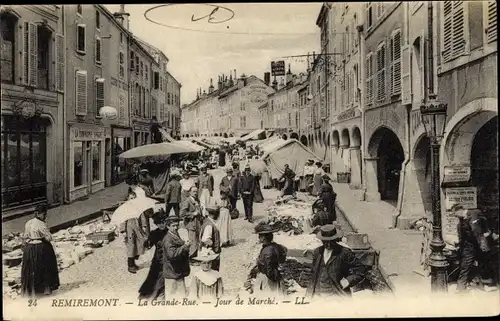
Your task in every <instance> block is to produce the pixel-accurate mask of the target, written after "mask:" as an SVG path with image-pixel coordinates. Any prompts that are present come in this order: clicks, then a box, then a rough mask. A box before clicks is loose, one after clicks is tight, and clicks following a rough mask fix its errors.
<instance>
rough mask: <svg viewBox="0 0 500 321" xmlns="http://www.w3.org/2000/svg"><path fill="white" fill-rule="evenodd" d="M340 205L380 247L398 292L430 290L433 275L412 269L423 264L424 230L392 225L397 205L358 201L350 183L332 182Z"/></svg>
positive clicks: (370, 239) (386, 267)
mask: <svg viewBox="0 0 500 321" xmlns="http://www.w3.org/2000/svg"><path fill="white" fill-rule="evenodd" d="M332 185H333V188H334V190H335V192H336V193H337V207H338V208H339V209H340V210H341V211H343V212H344V213H345V215H346V216H347V217H348V219H349V220H350V221H351V223H352V224H353V225H354V226H355V227H356V229H358V232H359V233H364V234H368V240H369V241H370V243H371V244H372V246H373V247H374V248H375V249H377V250H379V251H380V260H379V263H380V266H381V268H382V269H383V272H385V274H386V276H388V279H389V281H390V282H391V283H392V285H393V288H394V289H393V290H394V291H395V293H396V294H397V295H401V294H403V295H404V294H405V293H408V294H411V295H417V294H418V295H424V296H427V295H428V294H429V293H430V278H426V277H423V276H421V275H418V274H416V273H415V272H413V271H414V270H418V269H419V268H420V247H421V242H422V233H421V232H417V231H413V230H399V229H392V228H391V225H392V213H393V211H394V206H392V205H390V204H388V203H386V202H384V201H379V202H364V201H359V198H358V197H357V196H356V192H358V191H354V190H351V189H350V188H349V185H347V184H339V183H332Z"/></svg>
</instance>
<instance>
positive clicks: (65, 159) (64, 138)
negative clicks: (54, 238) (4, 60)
mask: <svg viewBox="0 0 500 321" xmlns="http://www.w3.org/2000/svg"><path fill="white" fill-rule="evenodd" d="M61 21H62V24H63V28H62V33H63V36H64V69H65V70H64V74H65V75H66V77H65V79H64V80H65V81H64V94H63V102H64V103H63V119H62V128H63V131H62V141H63V175H62V176H63V182H62V183H63V184H62V185H63V203H64V204H68V203H69V199H68V196H69V184H68V162H69V160H68V142H67V138H68V137H67V136H68V134H67V132H68V124H67V113H66V111H67V109H68V108H67V106H68V88H67V84H68V79H67V78H68V77H67V75H68V72H67V70H68V63H67V61H66V60H67V59H66V48H67V46H66V43H67V42H68V39H66V36H67V35H68V33H67V32H66V28H67V24H66V5H64V4H63V5H62V17H61Z"/></svg>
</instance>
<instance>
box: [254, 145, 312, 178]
mask: <svg viewBox="0 0 500 321" xmlns="http://www.w3.org/2000/svg"><path fill="white" fill-rule="evenodd" d="M262 149H263V151H264V155H263V156H262V158H261V159H262V160H264V161H265V162H266V164H267V168H268V170H269V173H270V174H271V177H272V178H279V177H280V176H281V175H282V174H283V172H284V171H285V164H288V165H289V166H290V169H291V170H293V171H294V172H295V174H296V175H298V176H302V175H304V166H305V164H306V163H307V160H308V159H314V160H317V161H319V160H320V158H319V157H318V156H316V155H315V154H314V153H313V152H312V151H311V150H310V149H309V148H307V147H306V146H304V145H303V144H302V143H301V142H299V141H298V140H296V139H287V140H284V139H278V140H275V141H273V142H271V143H269V144H267V145H265V146H263V147H262Z"/></svg>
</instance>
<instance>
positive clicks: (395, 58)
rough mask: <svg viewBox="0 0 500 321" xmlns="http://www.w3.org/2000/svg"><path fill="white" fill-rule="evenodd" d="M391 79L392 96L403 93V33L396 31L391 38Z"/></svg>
mask: <svg viewBox="0 0 500 321" xmlns="http://www.w3.org/2000/svg"><path fill="white" fill-rule="evenodd" d="M390 75H391V79H390V83H391V85H392V94H393V95H397V94H400V93H401V31H400V30H396V31H395V32H394V33H393V34H392V36H391V73H390Z"/></svg>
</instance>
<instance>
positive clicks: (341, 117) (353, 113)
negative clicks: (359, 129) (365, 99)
mask: <svg viewBox="0 0 500 321" xmlns="http://www.w3.org/2000/svg"><path fill="white" fill-rule="evenodd" d="M354 117H356V108H351V109H349V110H346V111H344V112H342V113H340V115H338V116H337V120H338V121H345V120H348V119H351V118H354Z"/></svg>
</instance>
